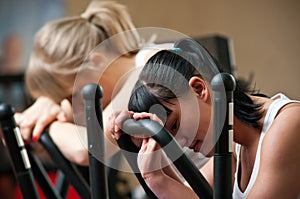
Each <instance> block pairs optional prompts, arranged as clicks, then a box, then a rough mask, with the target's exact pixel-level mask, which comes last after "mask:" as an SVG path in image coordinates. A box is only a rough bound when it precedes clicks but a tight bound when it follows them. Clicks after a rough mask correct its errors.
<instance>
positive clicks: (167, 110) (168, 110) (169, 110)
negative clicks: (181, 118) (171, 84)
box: [161, 104, 173, 116]
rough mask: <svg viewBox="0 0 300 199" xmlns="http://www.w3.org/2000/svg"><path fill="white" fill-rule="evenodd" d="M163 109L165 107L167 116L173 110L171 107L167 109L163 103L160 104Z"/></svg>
mask: <svg viewBox="0 0 300 199" xmlns="http://www.w3.org/2000/svg"><path fill="white" fill-rule="evenodd" d="M161 105H162V106H163V107H164V109H166V112H167V116H169V115H170V114H171V113H172V112H173V111H172V110H171V109H169V108H168V107H166V106H165V105H163V104H161Z"/></svg>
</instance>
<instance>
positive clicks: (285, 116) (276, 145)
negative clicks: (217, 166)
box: [250, 103, 300, 198]
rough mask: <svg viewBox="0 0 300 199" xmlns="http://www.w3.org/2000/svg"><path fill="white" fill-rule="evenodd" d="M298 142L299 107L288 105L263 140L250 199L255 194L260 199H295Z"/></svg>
mask: <svg viewBox="0 0 300 199" xmlns="http://www.w3.org/2000/svg"><path fill="white" fill-rule="evenodd" d="M299 140H300V104H297V103H290V104H287V105H286V106H284V107H283V108H282V109H281V110H280V112H279V113H278V115H277V116H276V118H275V120H274V122H273V123H272V125H271V127H270V129H269V130H268V132H267V134H266V136H265V138H264V140H263V143H262V149H261V161H260V168H259V173H258V177H257V180H256V182H255V185H254V187H253V190H252V191H251V196H255V197H256V198H257V197H258V195H256V194H258V193H259V194H262V195H260V196H263V197H264V198H296V197H297V195H298V194H299V191H300V190H299V187H300V172H299V168H300V153H299V152H300V144H299ZM261 187H263V189H262V188H261ZM278 190H280V191H278ZM255 197H253V198H255ZM250 198H252V197H250Z"/></svg>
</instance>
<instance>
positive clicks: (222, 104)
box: [211, 73, 236, 199]
mask: <svg viewBox="0 0 300 199" xmlns="http://www.w3.org/2000/svg"><path fill="white" fill-rule="evenodd" d="M211 86H212V90H213V91H214V98H213V109H214V111H213V117H214V119H213V123H214V140H215V142H216V145H215V149H214V150H215V151H214V198H215V199H219V198H222V199H229V198H232V143H233V116H234V113H233V91H234V90H235V87H236V83H235V79H234V77H233V76H232V75H230V74H228V73H220V74H217V75H216V76H215V77H214V78H213V79H212V82H211ZM223 112H224V113H225V114H222V113H223Z"/></svg>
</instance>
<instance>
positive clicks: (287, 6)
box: [0, 0, 300, 99]
mask: <svg viewBox="0 0 300 199" xmlns="http://www.w3.org/2000/svg"><path fill="white" fill-rule="evenodd" d="M89 2H90V0H23V1H19V0H0V26H1V29H0V42H1V48H0V55H1V58H2V59H1V62H2V63H3V62H4V61H5V56H7V57H9V56H14V58H13V59H12V60H13V61H11V62H13V63H10V64H11V65H19V66H20V67H21V69H25V68H26V64H27V60H28V53H29V52H30V50H31V47H32V38H33V35H34V33H35V32H36V31H37V30H38V29H39V28H40V27H41V26H42V25H43V24H44V23H45V22H46V21H49V20H53V19H55V18H60V17H63V16H73V15H78V14H80V13H81V12H82V11H83V10H84V9H85V7H86V6H87V4H88V3H89ZM118 2H120V3H123V4H124V5H126V6H127V7H128V9H129V13H130V14H131V16H132V18H133V21H134V23H135V25H136V26H137V27H162V28H168V29H172V30H175V31H179V32H181V33H183V34H186V35H188V36H191V37H199V36H200V37H201V36H207V35H211V34H220V35H225V36H227V37H229V38H230V39H231V40H232V41H233V47H234V60H235V63H234V67H235V71H236V73H237V76H238V77H242V78H244V79H246V80H248V79H251V78H253V81H252V83H253V84H255V86H256V88H259V89H260V90H261V91H262V92H264V93H266V94H267V95H270V96H271V95H273V94H275V93H277V92H283V93H285V94H286V95H288V96H289V97H290V98H296V99H300V92H299V88H298V86H299V85H300V78H299V74H300V67H299V62H298V59H297V57H298V56H299V52H300V45H299V44H300V42H299V36H300V25H299V24H300V12H299V9H300V1H298V0H265V1H259V0H252V1H239V0H231V1H224V0H221V1H204V0H185V1H182V0H163V1H161V0H151V1H140V0H119V1H118ZM7 48H11V49H14V50H10V51H13V52H14V53H13V55H10V54H9V50H5V49H7ZM7 54H8V55H7ZM7 62H8V61H7ZM1 66H3V65H2V64H1ZM1 70H2V69H1Z"/></svg>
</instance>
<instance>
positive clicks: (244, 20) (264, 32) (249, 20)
mask: <svg viewBox="0 0 300 199" xmlns="http://www.w3.org/2000/svg"><path fill="white" fill-rule="evenodd" d="M89 2H90V0H22V1H20V0H0V77H1V78H2V80H0V81H2V82H3V81H4V79H3V78H5V76H6V75H9V74H22V73H23V72H24V70H25V69H26V66H27V62H28V57H29V53H30V51H31V48H32V43H33V37H34V34H35V33H36V32H37V31H38V29H39V28H40V27H41V26H42V25H43V24H44V23H46V22H47V21H51V20H54V19H58V18H61V17H65V16H74V15H79V14H80V13H82V12H83V10H84V9H85V8H86V6H87V5H88V3H89ZM118 2H120V3H122V4H124V5H126V6H127V8H128V10H129V13H130V14H131V17H132V19H133V21H134V23H135V25H136V27H138V28H141V27H161V28H168V29H171V30H175V31H178V32H181V33H183V34H185V35H188V36H190V37H193V38H198V37H206V36H210V35H221V36H226V37H228V38H229V39H230V40H231V41H232V44H233V45H232V46H233V52H232V53H233V54H232V55H233V60H234V62H233V67H234V70H235V73H236V75H237V77H239V78H242V79H244V80H246V81H251V83H252V85H253V86H255V87H256V88H257V89H259V90H260V91H261V92H262V93H265V94H267V95H269V96H272V95H274V94H276V93H278V92H282V93H284V94H286V95H287V96H288V97H290V98H294V99H298V100H300V92H299V91H300V89H299V86H300V78H299V74H300V66H299V61H298V58H299V52H300V42H299V37H300V25H299V24H300V12H299V10H300V1H299V0H264V1H260V0H252V1H240V0H230V1H226V0H219V1H207V0H184V1H183V0H151V1H141V0H118ZM1 75H2V76H1ZM1 92H2V91H1V89H0V97H1V94H3V93H1ZM20 106H22V105H20ZM0 150H1V149H0ZM0 158H1V159H0V162H1V163H0V164H1V165H4V163H3V158H2V157H0ZM2 168H3V167H0V169H2ZM0 172H1V171H0ZM6 186H7V181H5V180H4V181H2V180H1V179H0V188H1V189H6V190H7V189H9V187H8V188H5V187H6ZM0 191H1V190H0ZM0 194H1V193H0ZM0 198H1V196H0ZM3 198H4V197H3Z"/></svg>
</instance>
